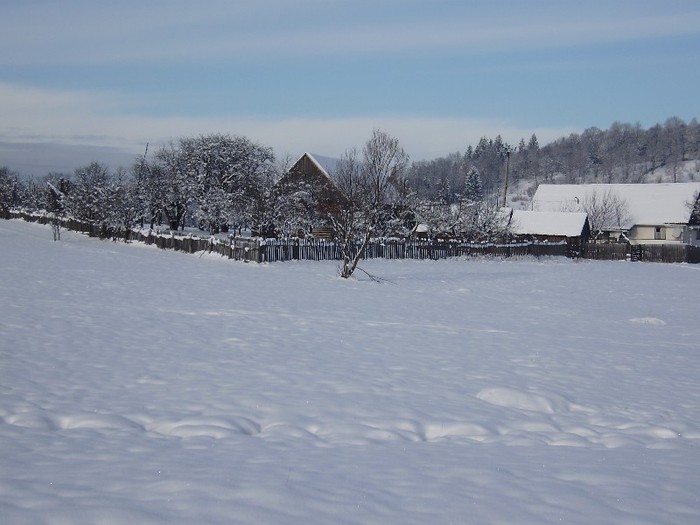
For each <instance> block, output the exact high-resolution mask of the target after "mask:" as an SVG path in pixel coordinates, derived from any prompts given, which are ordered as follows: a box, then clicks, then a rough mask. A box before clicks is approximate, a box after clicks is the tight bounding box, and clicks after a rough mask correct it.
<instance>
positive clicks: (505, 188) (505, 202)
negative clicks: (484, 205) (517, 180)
mask: <svg viewBox="0 0 700 525" xmlns="http://www.w3.org/2000/svg"><path fill="white" fill-rule="evenodd" d="M509 168H510V150H508V151H506V180H505V183H504V185H503V207H504V208H505V207H506V206H507V205H508V170H509Z"/></svg>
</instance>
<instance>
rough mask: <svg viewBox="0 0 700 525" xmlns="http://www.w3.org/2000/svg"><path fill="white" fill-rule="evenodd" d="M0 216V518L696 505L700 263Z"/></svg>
mask: <svg viewBox="0 0 700 525" xmlns="http://www.w3.org/2000/svg"><path fill="white" fill-rule="evenodd" d="M364 267H365V269H366V270H368V271H370V272H371V273H373V274H376V275H378V276H380V277H383V278H385V279H387V280H388V281H390V282H386V283H384V284H378V283H376V282H372V281H370V280H368V279H367V278H366V277H364V276H363V274H359V275H358V279H356V280H347V281H346V280H342V279H339V278H338V277H336V275H337V274H336V265H335V263H328V262H325V263H312V262H305V263H280V264H271V265H253V264H244V263H239V262H233V261H229V260H225V259H220V258H218V257H212V256H209V255H204V256H202V257H200V256H198V255H194V256H193V255H184V254H180V253H176V252H166V251H159V250H158V249H156V248H153V247H146V246H143V245H136V244H134V245H124V244H118V243H112V242H104V241H98V240H95V239H90V238H87V237H84V236H81V235H78V234H75V233H71V232H63V239H62V240H61V241H60V242H56V243H54V242H53V240H52V235H51V230H50V229H49V228H48V227H44V226H39V225H36V224H27V223H23V222H19V221H0V522H2V523H3V524H8V525H14V524H32V525H35V524H44V523H45V524H71V525H72V524H127V523H128V524H154V523H163V524H188V525H190V524H193V523H204V524H210V523H211V524H231V523H274V524H290V523H293V524H297V523H304V524H306V523H333V524H351V523H352V524H368V523H376V524H388V523H395V524H406V523H416V524H419V523H420V524H424V523H435V524H438V523H439V524H442V523H474V524H492V523H502V524H513V523H518V524H538V525H539V524H543V523H560V522H563V523H579V524H591V523H596V524H605V523H610V524H613V523H614V524H623V523H627V524H635V525H640V524H650V525H651V524H654V525H658V524H673V525H678V524H696V523H700V381H698V379H699V377H698V373H699V371H700V314H699V306H700V299H699V298H700V267H697V266H691V265H660V264H644V263H624V262H610V263H606V262H575V261H569V260H547V261H535V260H521V261H515V260H511V261H505V262H497V261H485V260H452V261H439V262H429V261H425V262H415V261H398V262H397V261H393V262H389V261H371V262H369V263H368V264H366V265H365V266H364Z"/></svg>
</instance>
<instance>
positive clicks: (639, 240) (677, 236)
mask: <svg viewBox="0 0 700 525" xmlns="http://www.w3.org/2000/svg"><path fill="white" fill-rule="evenodd" d="M628 237H629V240H630V243H631V244H681V243H684V242H688V240H689V239H688V237H689V232H688V228H687V227H686V226H685V225H680V224H662V225H652V226H648V225H636V226H633V227H632V228H631V229H630V231H629V234H628Z"/></svg>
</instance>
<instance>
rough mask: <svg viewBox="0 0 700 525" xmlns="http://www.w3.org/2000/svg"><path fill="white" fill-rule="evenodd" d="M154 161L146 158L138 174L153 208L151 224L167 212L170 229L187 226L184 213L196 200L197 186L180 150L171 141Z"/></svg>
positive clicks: (145, 194) (151, 209) (185, 213)
mask: <svg viewBox="0 0 700 525" xmlns="http://www.w3.org/2000/svg"><path fill="white" fill-rule="evenodd" d="M155 157H156V158H155V162H154V163H152V164H149V163H147V162H145V165H144V167H143V168H142V169H143V172H142V173H140V174H139V180H140V181H141V182H140V184H141V188H142V192H143V193H142V195H144V196H145V197H146V198H147V200H148V204H149V209H150V211H151V214H152V215H151V224H153V221H154V220H155V218H156V217H157V216H158V215H159V214H161V213H162V214H165V217H166V218H167V220H168V224H169V226H170V229H172V230H177V229H180V228H184V227H185V217H186V215H187V211H188V209H189V206H190V204H191V202H192V200H193V194H194V188H193V184H192V181H191V180H190V179H189V177H188V171H187V167H186V165H185V163H184V162H183V158H182V156H181V155H180V150H179V149H178V148H177V147H176V146H175V144H173V143H170V144H168V145H167V146H164V147H162V148H161V149H160V150H158V152H157V153H156V156H155Z"/></svg>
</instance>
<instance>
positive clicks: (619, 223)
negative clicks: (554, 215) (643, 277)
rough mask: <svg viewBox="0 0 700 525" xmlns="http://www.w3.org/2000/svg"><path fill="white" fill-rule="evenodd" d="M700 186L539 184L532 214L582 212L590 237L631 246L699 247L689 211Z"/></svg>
mask: <svg viewBox="0 0 700 525" xmlns="http://www.w3.org/2000/svg"><path fill="white" fill-rule="evenodd" d="M698 195H700V182H689V183H678V184H580V185H579V184H540V186H539V187H538V188H537V191H536V192H535V195H534V197H533V201H532V209H533V210H534V211H548V212H555V211H557V212H561V211H585V212H587V213H588V220H589V221H590V226H591V236H592V237H593V238H598V239H601V240H609V241H622V242H626V241H629V242H630V243H631V244H692V245H698V246H700V224H699V223H698V218H697V217H693V216H692V206H693V204H694V203H695V202H696V201H697V198H698Z"/></svg>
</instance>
